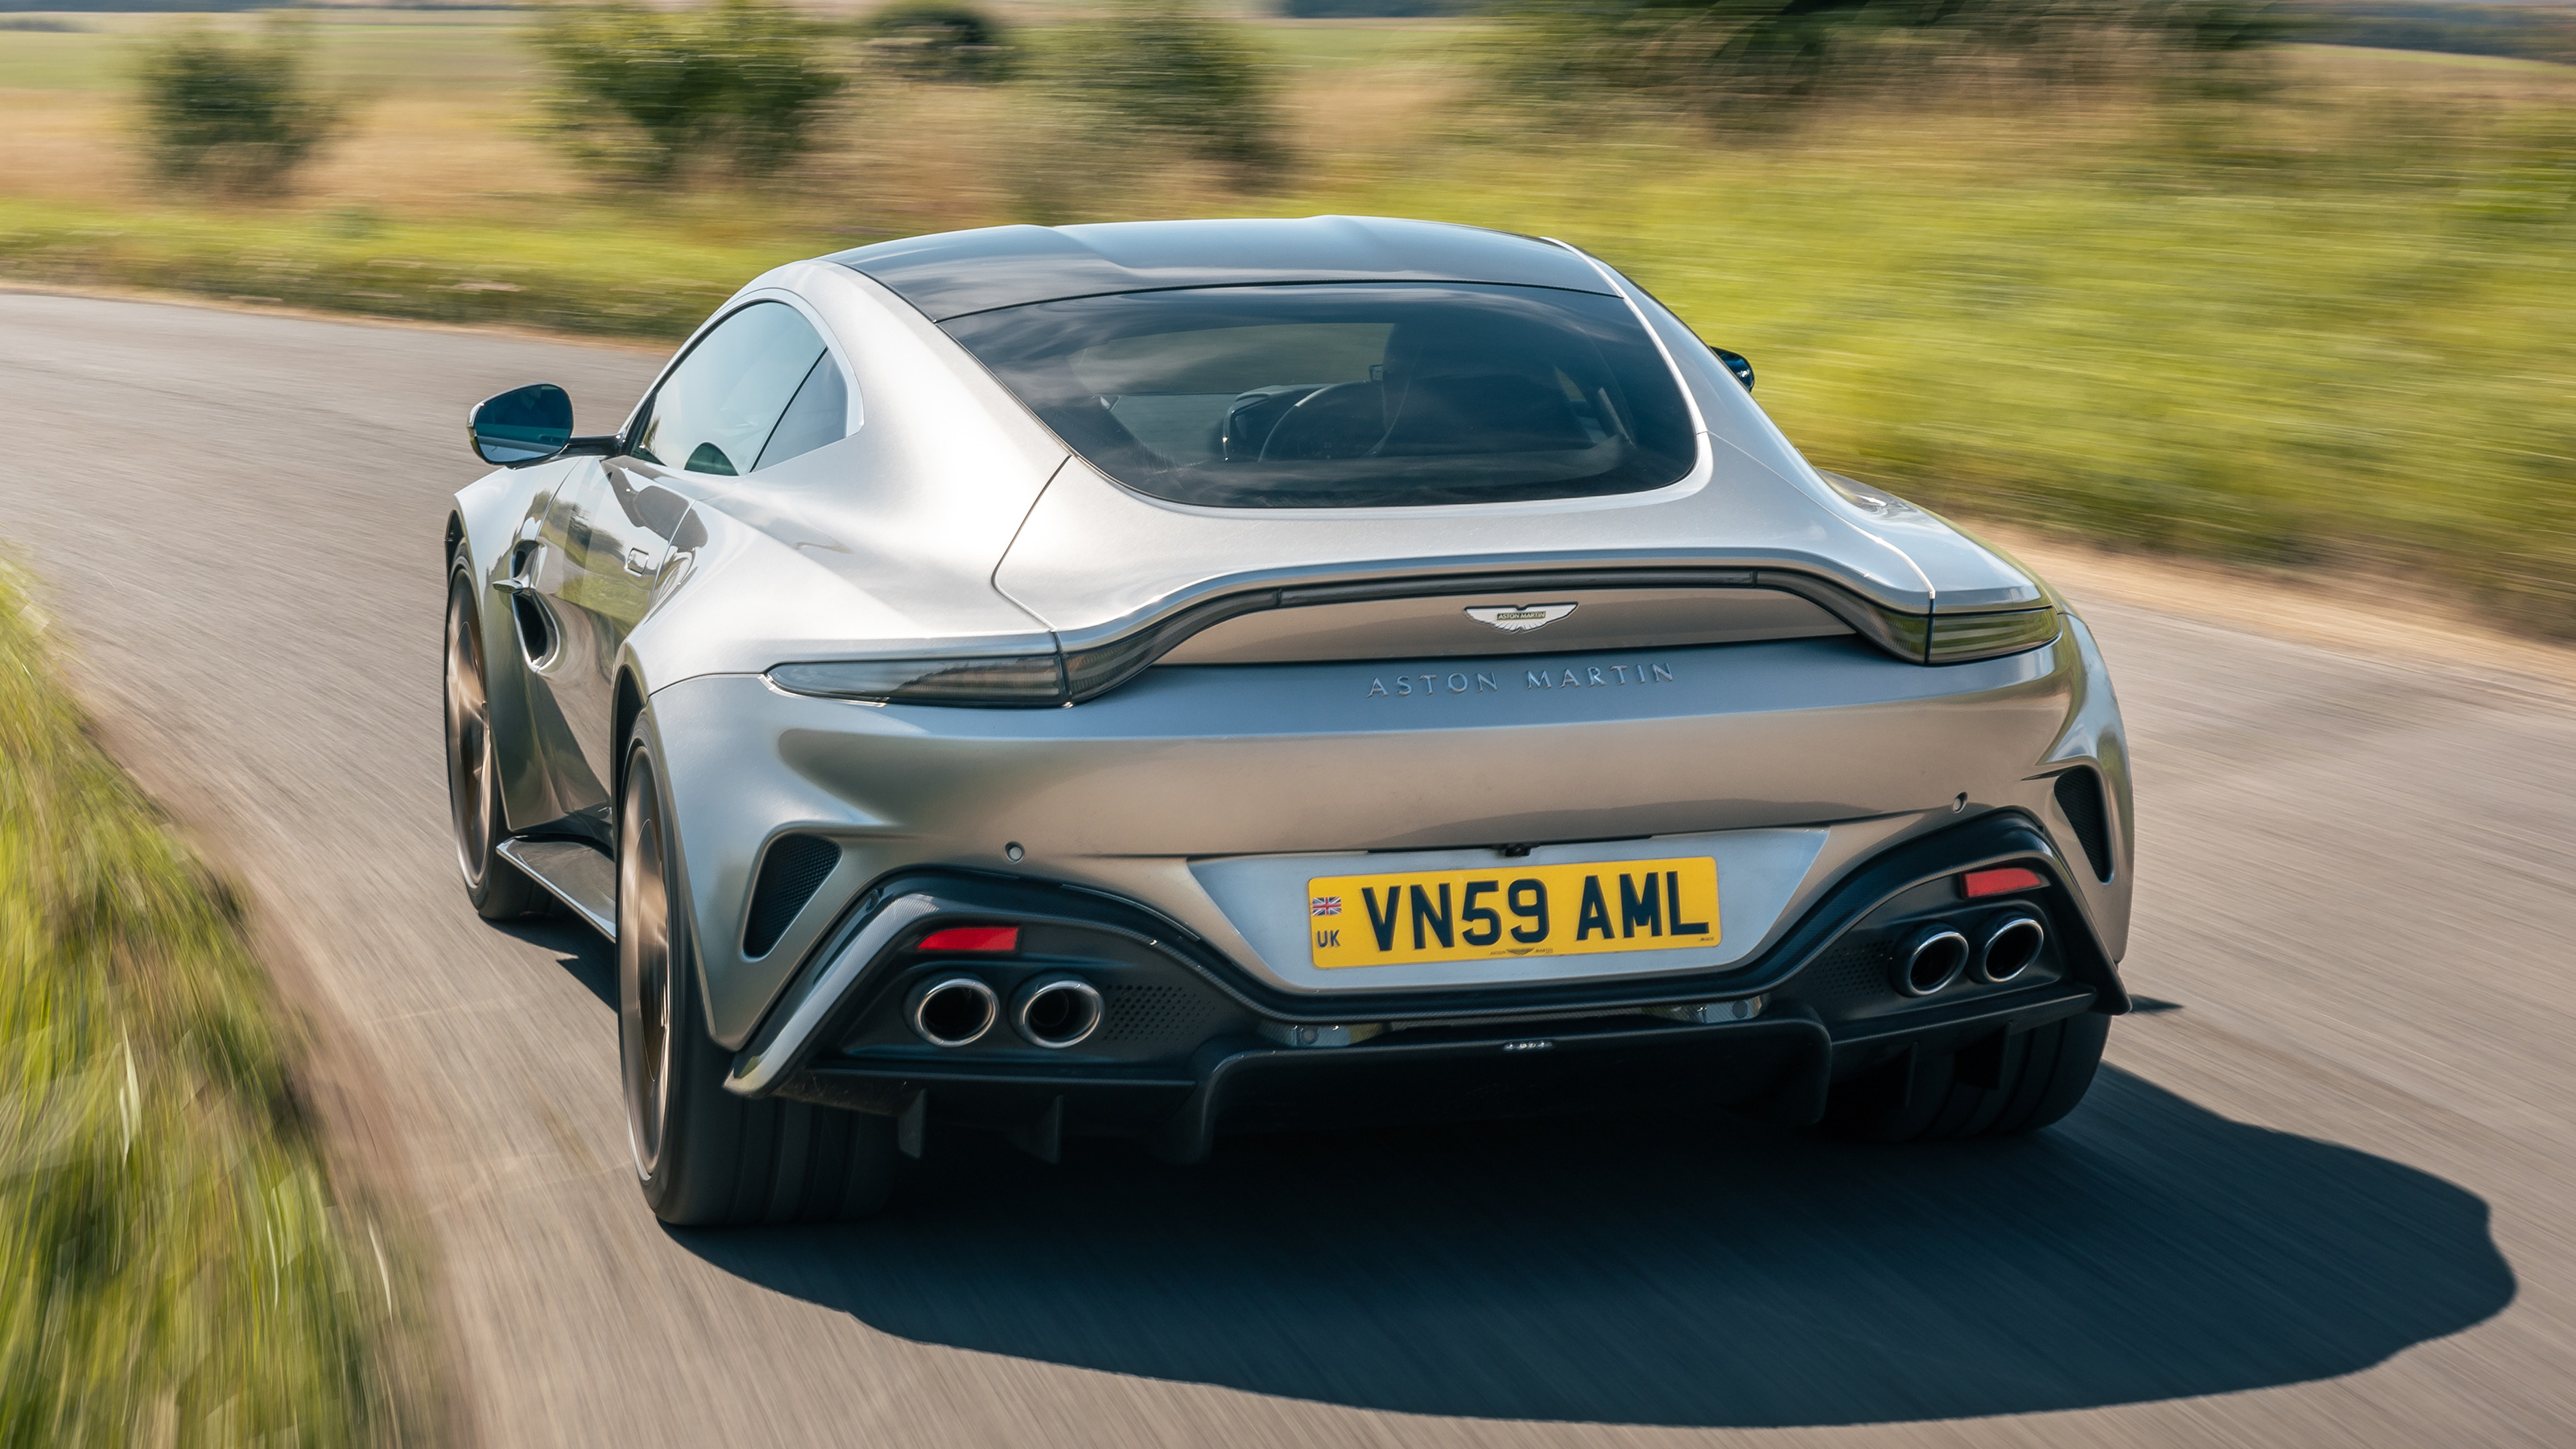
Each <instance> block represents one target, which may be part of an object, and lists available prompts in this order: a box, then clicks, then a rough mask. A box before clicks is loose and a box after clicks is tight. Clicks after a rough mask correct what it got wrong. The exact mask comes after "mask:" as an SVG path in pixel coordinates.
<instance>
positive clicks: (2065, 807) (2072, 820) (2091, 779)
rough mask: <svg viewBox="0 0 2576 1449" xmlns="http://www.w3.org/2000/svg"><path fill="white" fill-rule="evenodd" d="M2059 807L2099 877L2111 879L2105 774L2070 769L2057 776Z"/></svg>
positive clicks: (2108, 816) (2094, 875)
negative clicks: (2104, 798) (2104, 800)
mask: <svg viewBox="0 0 2576 1449" xmlns="http://www.w3.org/2000/svg"><path fill="white" fill-rule="evenodd" d="M2057 808H2058V809H2059V810H2061V811H2064V812H2065V814H2066V823H2067V824H2069V825H2072V826H2074V827H2075V839H2076V842H2077V843H2078V844H2080V845H2082V846H2083V847H2084V859H2085V861H2086V863H2087V864H2089V865H2091V866H2092V867H2093V878H2094V879H2095V880H2109V879H2110V878H2111V820H2110V812H2108V811H2106V810H2105V809H2103V808H2102V777H2101V776H2099V775H2097V774H2095V773H2093V772H2092V771H2091V770H2089V769H2079V770H2069V771H2067V772H2066V773H2065V774H2063V775H2060V776H2058V777H2057Z"/></svg>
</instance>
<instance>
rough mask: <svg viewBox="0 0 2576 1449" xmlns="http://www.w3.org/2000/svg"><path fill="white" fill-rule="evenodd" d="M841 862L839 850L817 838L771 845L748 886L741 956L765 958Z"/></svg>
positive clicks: (792, 837)
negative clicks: (748, 903)
mask: <svg viewBox="0 0 2576 1449" xmlns="http://www.w3.org/2000/svg"><path fill="white" fill-rule="evenodd" d="M840 863H841V847H839V846H837V845H834V844H833V843H832V842H830V841H828V840H825V839H823V838H822V837H821V836H819V835H782V836H780V837H778V839H777V840H775V841H773V842H771V844H770V847H769V854H767V855H765V856H763V857H762V858H761V861H760V877H759V879H758V880H756V881H754V882H753V883H752V887H751V920H750V922H749V924H747V925H745V926H744V927H743V932H742V954H743V955H745V956H754V957H757V956H766V955H768V954H769V948H770V947H772V946H775V945H777V944H778V938H779V937H781V936H783V935H786V934H787V927H788V924H789V923H790V922H792V921H794V920H795V919H796V913H797V912H798V911H801V910H803V909H805V903H806V902H807V901H810V900H812V899H814V892H815V891H817V890H819V889H821V888H822V885H823V877H825V876H827V875H830V874H831V873H832V867H833V866H836V865H838V864H840Z"/></svg>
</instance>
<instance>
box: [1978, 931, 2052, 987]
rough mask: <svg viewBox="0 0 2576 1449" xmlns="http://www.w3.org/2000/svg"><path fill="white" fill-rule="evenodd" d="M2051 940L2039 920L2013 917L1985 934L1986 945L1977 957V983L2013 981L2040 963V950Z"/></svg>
mask: <svg viewBox="0 0 2576 1449" xmlns="http://www.w3.org/2000/svg"><path fill="white" fill-rule="evenodd" d="M2047 940H2048V928H2047V927H2045V926H2042V925H2041V924H2040V923H2039V918H2038V917H2037V916H2014V917H2012V918H2011V919H2010V920H2007V921H2005V922H2004V923H2003V924H2002V925H1999V926H1997V927H1995V928H1994V929H1993V930H1991V931H1988V932H1987V933H1986V944H1985V946H1984V948H1983V949H1982V950H1980V951H1978V953H1977V979H1978V980H1980V981H2010V980H2012V979H2013V978H2014V977H2016V976H2019V975H2020V974H2021V973H2023V972H2024V971H2027V970H2029V969H2030V967H2031V963H2032V962H2034V961H2037V960H2038V959H2039V948H2040V946H2041V945H2042V944H2043V943H2044V942H2046V941H2047Z"/></svg>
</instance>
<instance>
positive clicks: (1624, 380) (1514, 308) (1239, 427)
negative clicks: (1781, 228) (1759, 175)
mask: <svg viewBox="0 0 2576 1449" xmlns="http://www.w3.org/2000/svg"><path fill="white" fill-rule="evenodd" d="M941 325H942V326H943V327H945V328H946V329H947V331H948V333H949V335H951V336H953V337H955V338H956V339H957V340H958V341H959V342H960V343H962V344H964V345H965V347H966V349H967V350H968V351H970V352H972V353H973V354H974V355H975V356H976V357H977V358H978V359H980V360H981V361H982V362H983V364H984V365H985V366H986V367H988V368H991V369H992V370H993V372H994V373H995V374H996V375H997V376H999V377H1000V378H1001V379H1002V381H1003V383H1004V384H1006V385H1007V386H1008V387H1010V389H1011V390H1012V391H1013V392H1015V393H1017V394H1018V395H1019V397H1020V399H1021V401H1023V402H1025V403H1027V404H1028V405H1029V406H1030V408H1032V409H1034V410H1035V411H1036V412H1037V414H1038V416H1039V417H1041V418H1043V419H1045V420H1046V423H1047V425H1048V426H1049V427H1051V428H1053V429H1055V431H1056V434H1057V436H1059V437H1061V438H1063V439H1064V440H1065V442H1066V443H1067V444H1068V445H1070V446H1071V447H1072V448H1073V449H1074V450H1075V451H1077V452H1079V453H1081V454H1082V456H1083V457H1085V458H1087V459H1089V460H1090V461H1091V462H1092V463H1093V464H1094V465H1096V466H1097V467H1099V468H1100V469H1101V470H1102V471H1103V472H1106V473H1108V474H1109V475H1110V476H1111V477H1113V478H1116V479H1117V480H1119V481H1120V482H1122V483H1125V484H1126V485H1127V486H1129V487H1131V488H1134V489H1136V490H1138V491H1139V492H1143V493H1149V494H1152V495H1153V496H1155V497H1157V498H1168V499H1171V500H1173V501H1174V502H1178V503H1196V504H1203V505H1208V506H1212V507H1219V508H1384V507H1397V506H1405V505H1419V504H1443V503H1501V502H1510V501H1516V500H1522V499H1535V498H1590V497H1598V496H1600V495H1603V494H1609V493H1637V492H1642V491H1644V490H1646V489H1649V488H1661V487H1663V486H1664V485H1666V484H1668V483H1673V482H1676V481H1678V480H1679V479H1680V478H1681V477H1682V476H1683V475H1684V474H1686V473H1688V472H1689V471H1690V467H1691V463H1692V460H1693V457H1694V455H1695V453H1696V439H1694V437H1693V436H1692V431H1691V423H1690V413H1689V409H1688V407H1687V406H1686V405H1685V404H1684V402H1683V401H1682V394H1681V389H1680V387H1679V385H1678V384H1677V383H1676V382H1675V381H1674V378H1673V375H1672V369H1671V368H1670V367H1669V366H1668V365H1667V364H1666V363H1665V362H1664V359H1663V357H1662V355H1661V354H1660V353H1659V352H1657V351H1656V349H1655V345H1654V342H1653V340H1652V339H1651V338H1649V337H1648V336H1647V334H1646V330H1645V328H1644V327H1643V326H1641V325H1640V324H1639V323H1638V321H1637V319H1636V314H1635V313H1633V312H1631V311H1630V310H1629V309H1628V306H1627V304H1626V303H1625V302H1623V301H1621V300H1620V299H1618V298H1616V297H1605V296H1599V295H1595V294H1592V293H1588V292H1568V291H1558V290H1555V289H1552V288H1545V287H1507V286H1486V285H1479V284H1469V283H1457V282H1450V283H1437V284H1424V283H1416V282H1368V283H1352V284H1336V285H1329V286H1325V285H1314V286H1271V287H1208V288H1190V289H1183V290H1174V291H1165V292H1131V293H1124V294H1121V295H1117V296H1107V297H1080V298H1075V299H1073V300H1070V301H1062V302H1038V303H1033V304H1031V305H1028V306H1023V307H1005V308H1000V309H998V310H995V311H991V312H980V313H976V314H974V315H971V316H966V317H957V318H952V319H950V320H949V321H947V322H945V323H942V324H941Z"/></svg>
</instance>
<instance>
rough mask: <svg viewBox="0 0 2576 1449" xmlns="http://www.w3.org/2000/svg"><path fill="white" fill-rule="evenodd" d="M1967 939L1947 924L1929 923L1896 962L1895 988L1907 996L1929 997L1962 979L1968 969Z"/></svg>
mask: <svg viewBox="0 0 2576 1449" xmlns="http://www.w3.org/2000/svg"><path fill="white" fill-rule="evenodd" d="M1968 955H1969V946H1968V938H1967V937H1965V936H1962V935H1960V934H1959V933H1958V932H1957V931H1954V930H1952V929H1950V928H1949V927H1948V926H1926V927H1925V928H1924V929H1923V930H1922V931H1921V932H1920V933H1919V934H1917V935H1916V936H1915V938H1914V940H1913V941H1912V943H1910V944H1909V945H1907V946H1906V948H1905V954H1904V956H1903V957H1902V958H1901V959H1899V960H1898V962H1897V965H1896V982H1895V985H1896V989H1897V990H1898V991H1900V992H1903V993H1904V994H1905V995H1907V996H1929V995H1931V994H1932V993H1933V992H1935V991H1938V990H1940V989H1941V988H1942V987H1944V986H1947V985H1949V984H1950V983H1951V982H1953V981H1956V980H1958V979H1959V973H1960V972H1962V971H1965V970H1967V969H1968Z"/></svg>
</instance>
